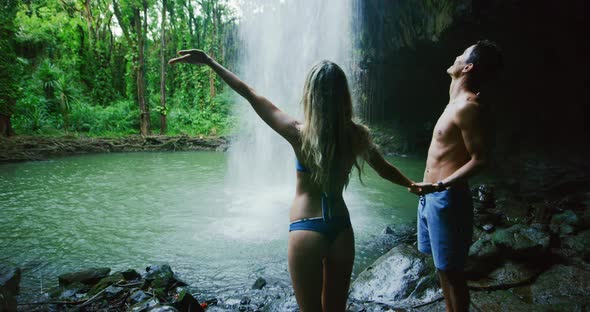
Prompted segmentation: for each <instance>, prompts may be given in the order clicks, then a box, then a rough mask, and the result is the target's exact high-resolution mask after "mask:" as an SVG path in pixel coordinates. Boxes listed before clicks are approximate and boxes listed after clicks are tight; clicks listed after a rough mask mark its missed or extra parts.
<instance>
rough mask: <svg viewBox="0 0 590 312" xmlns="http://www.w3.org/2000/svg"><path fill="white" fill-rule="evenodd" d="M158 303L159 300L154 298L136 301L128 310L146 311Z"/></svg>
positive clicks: (134, 311)
mask: <svg viewBox="0 0 590 312" xmlns="http://www.w3.org/2000/svg"><path fill="white" fill-rule="evenodd" d="M159 304H160V302H159V301H158V299H156V298H152V299H149V300H146V301H143V302H140V303H136V304H134V305H132V306H131V307H130V308H129V309H128V311H131V312H144V311H148V310H149V309H151V308H154V307H157V306H158V305H159Z"/></svg>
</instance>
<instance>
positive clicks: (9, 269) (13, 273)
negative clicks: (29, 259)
mask: <svg viewBox="0 0 590 312" xmlns="http://www.w3.org/2000/svg"><path fill="white" fill-rule="evenodd" d="M20 276H21V270H20V268H17V267H13V266H10V265H7V264H2V263H0V289H2V290H4V291H6V292H9V293H11V294H13V295H15V296H16V295H17V294H18V291H19V284H20Z"/></svg>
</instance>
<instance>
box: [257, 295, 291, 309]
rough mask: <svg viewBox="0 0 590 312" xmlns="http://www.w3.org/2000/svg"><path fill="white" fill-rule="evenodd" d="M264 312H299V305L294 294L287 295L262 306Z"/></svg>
mask: <svg viewBox="0 0 590 312" xmlns="http://www.w3.org/2000/svg"><path fill="white" fill-rule="evenodd" d="M263 311H264V312H299V306H298V305H297V300H296V299H295V296H287V297H285V298H280V299H277V300H274V301H272V302H271V303H270V304H268V305H266V306H264V310H263Z"/></svg>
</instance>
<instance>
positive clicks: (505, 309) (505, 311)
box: [442, 290, 549, 312]
mask: <svg viewBox="0 0 590 312" xmlns="http://www.w3.org/2000/svg"><path fill="white" fill-rule="evenodd" d="M471 306H472V309H470V311H486V312H522V311H527V312H549V311H548V310H547V309H546V308H544V307H540V306H535V305H534V304H530V303H527V302H524V301H522V300H520V299H519V298H518V297H517V296H515V295H514V294H512V293H511V292H510V291H507V290H498V291H472V292H471ZM473 307H475V308H476V309H473ZM442 311H444V310H442Z"/></svg>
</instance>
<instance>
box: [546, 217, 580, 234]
mask: <svg viewBox="0 0 590 312" xmlns="http://www.w3.org/2000/svg"><path fill="white" fill-rule="evenodd" d="M580 223H581V222H580V218H578V216H577V215H576V213H575V212H573V211H571V210H566V211H564V212H562V213H558V214H555V215H553V217H551V224H550V226H549V228H550V229H551V232H553V233H555V234H556V235H558V236H559V237H564V236H566V235H571V234H573V233H574V232H575V230H576V228H577V227H578V226H579V225H580Z"/></svg>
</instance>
